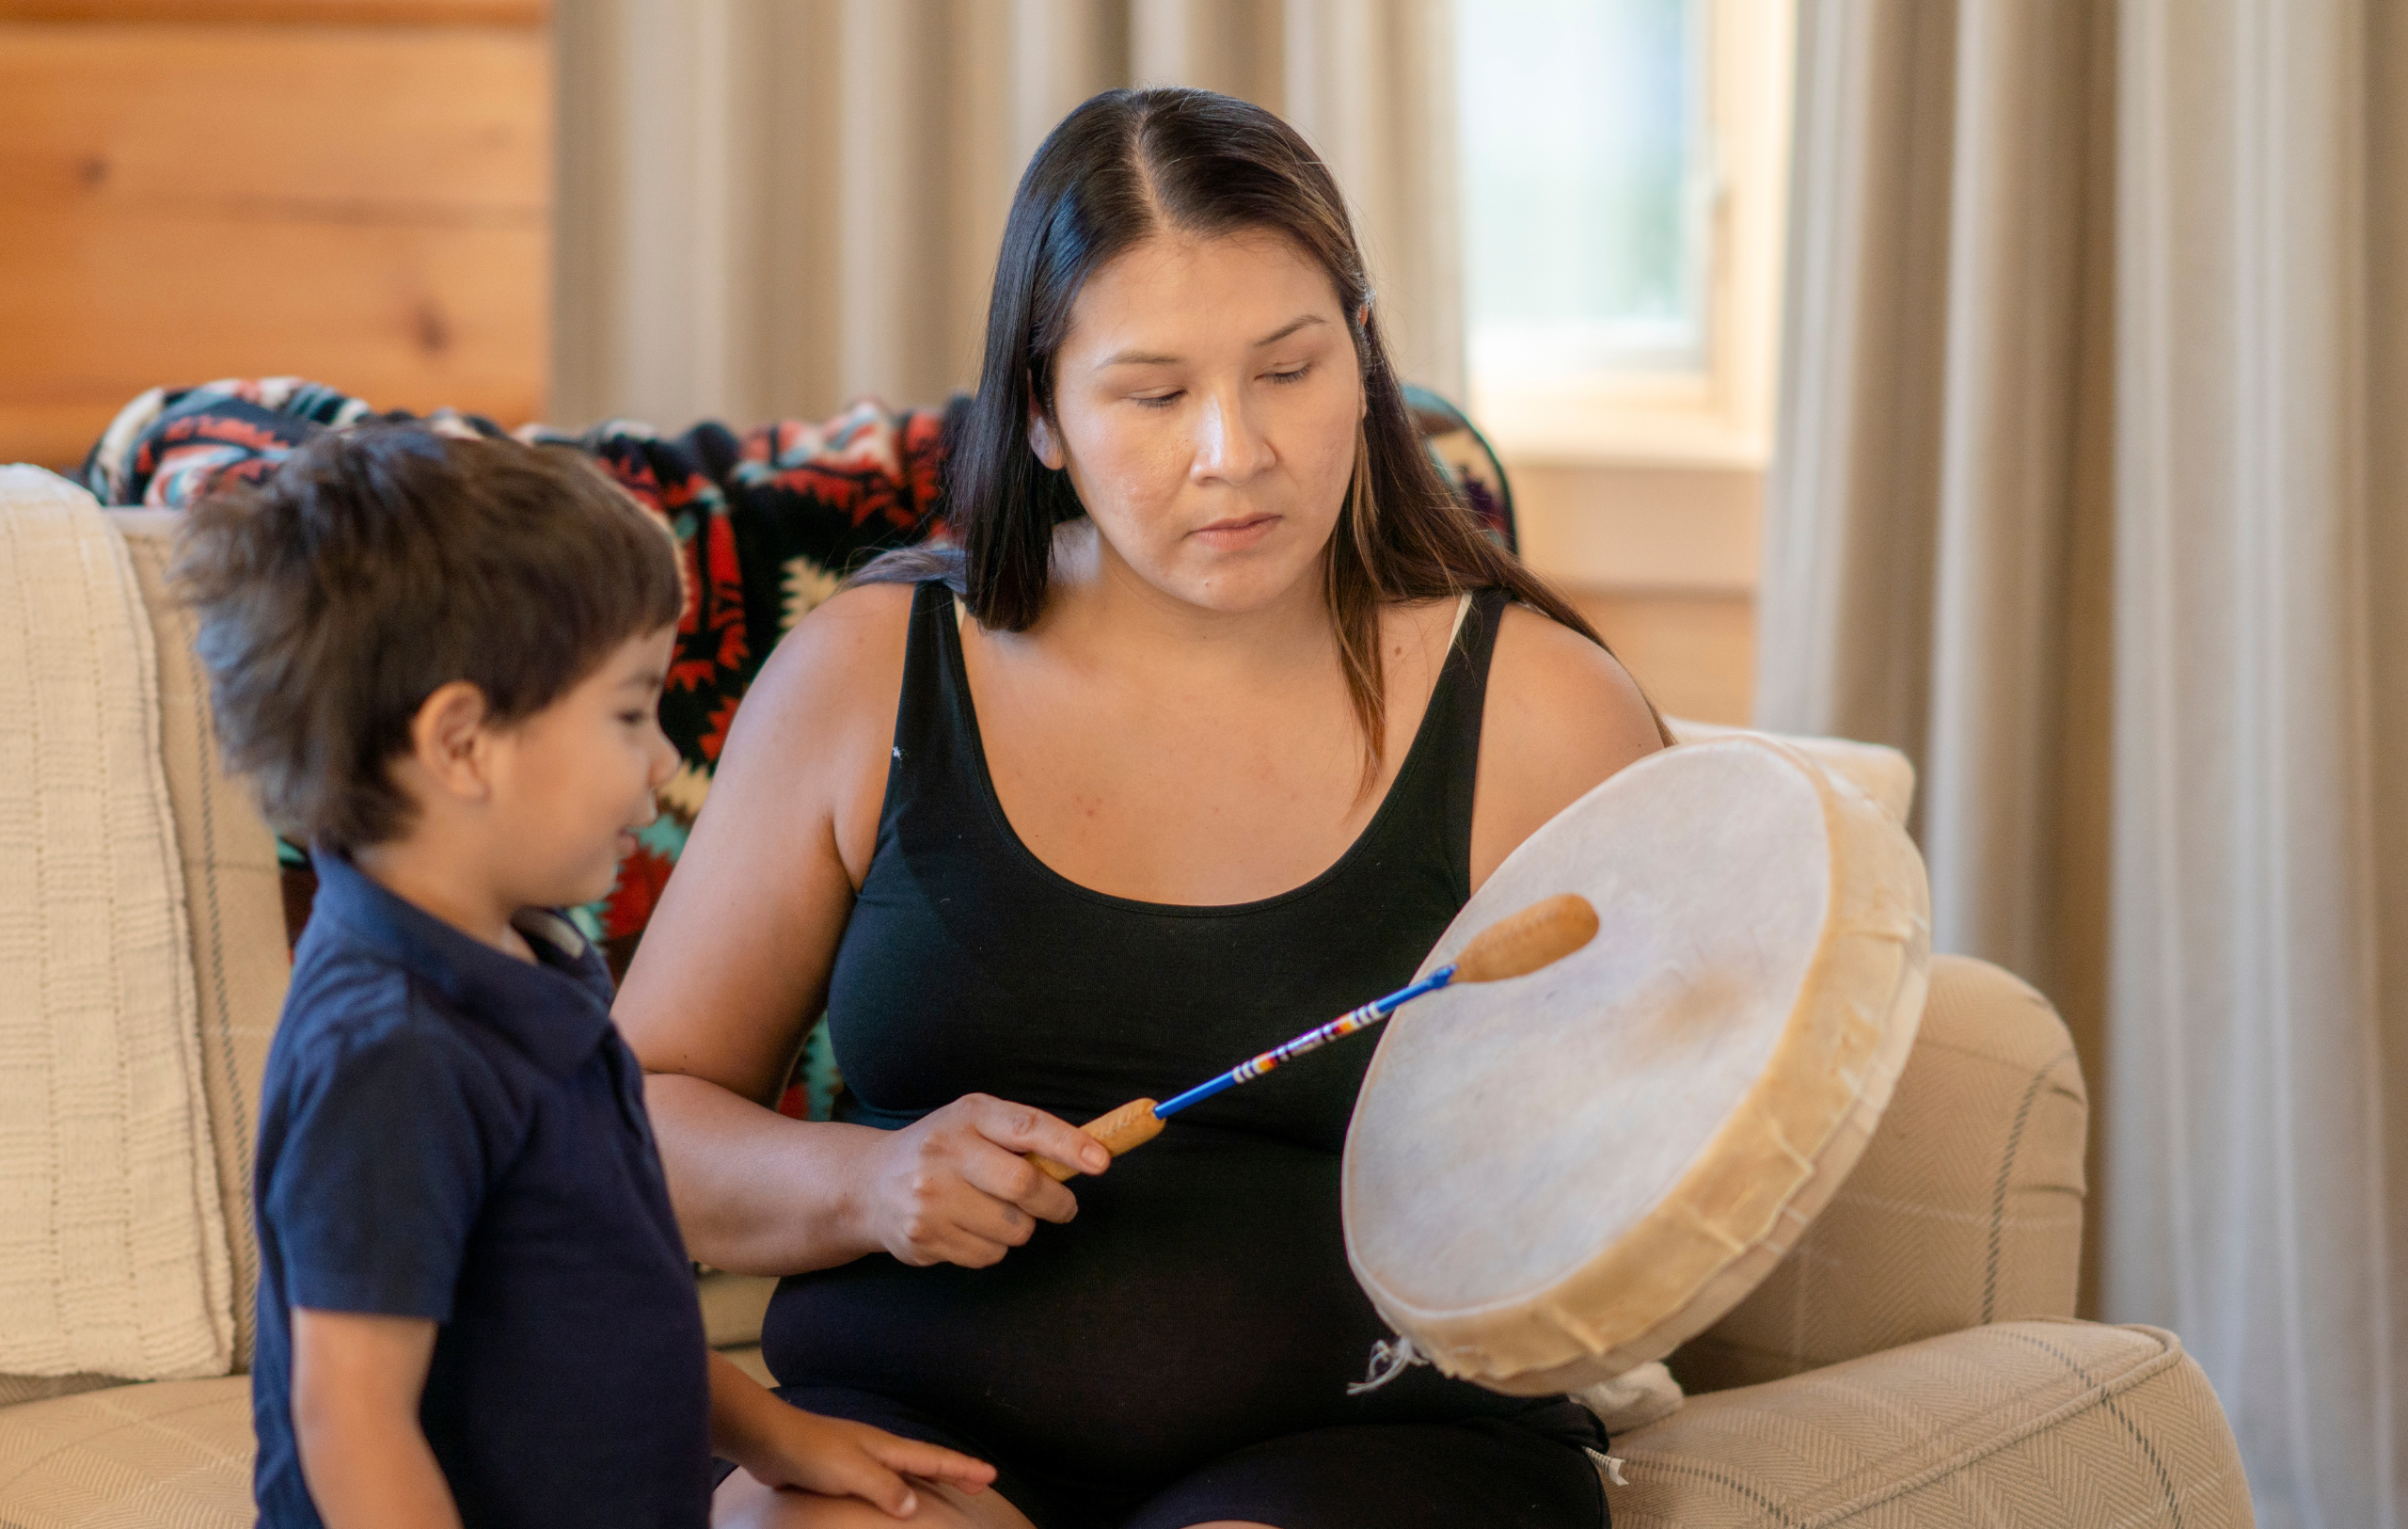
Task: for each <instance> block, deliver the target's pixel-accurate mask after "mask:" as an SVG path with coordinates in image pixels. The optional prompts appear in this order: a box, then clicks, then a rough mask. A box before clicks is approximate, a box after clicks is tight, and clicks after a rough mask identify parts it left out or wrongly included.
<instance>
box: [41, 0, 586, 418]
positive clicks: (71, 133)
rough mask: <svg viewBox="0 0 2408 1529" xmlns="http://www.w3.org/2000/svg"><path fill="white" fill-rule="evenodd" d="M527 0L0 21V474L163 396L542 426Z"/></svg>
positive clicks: (196, 6) (74, 11)
mask: <svg viewBox="0 0 2408 1529" xmlns="http://www.w3.org/2000/svg"><path fill="white" fill-rule="evenodd" d="M551 92H552V82H551V61H550V47H549V38H548V16H547V6H546V5H545V4H544V3H542V0H81V3H75V0H0V462H10V461H32V462H40V463H42V464H45V465H50V466H66V465H72V464H75V463H78V462H80V461H81V459H82V457H83V454H84V453H85V450H86V449H87V447H88V446H89V445H90V444H91V442H92V441H93V439H94V438H97V437H98V436H99V434H100V432H101V431H102V430H103V428H104V427H105V426H106V424H107V423H108V421H109V419H110V418H111V417H112V416H113V415H114V414H115V413H116V411H117V409H118V408H119V406H121V405H123V404H124V403H125V402H126V401H127V400H128V399H130V398H132V397H134V396H135V394H137V393H139V392H141V391H142V390H144V389H146V388H149V387H152V386H154V385H161V384H171V385H172V384H186V383H196V382H205V381H208V380H210V379H212V378H215V377H225V376H272V375H283V374H297V375H302V376H309V377H314V378H317V379H318V380H321V381H324V382H328V383H332V384H333V385H335V386H337V387H339V388H341V389H343V390H346V391H350V392H354V393H356V394H358V395H360V396H362V397H365V398H367V399H369V400H370V401H371V402H372V403H374V404H375V405H377V406H380V407H396V408H409V409H419V410H423V409H428V408H433V407H436V406H440V405H444V404H451V405H454V406H459V407H462V408H466V409H471V410H474V411H477V412H480V413H484V414H489V415H492V416H493V417H495V418H496V419H499V420H501V421H502V422H505V423H511V424H515V423H518V422H523V421H526V420H531V419H536V418H540V417H541V415H542V412H543V406H544V393H545V384H546V364H547V342H548V333H547V327H548V305H549V295H550V269H549V267H550V241H551V132H552V129H551V119H552V111H551Z"/></svg>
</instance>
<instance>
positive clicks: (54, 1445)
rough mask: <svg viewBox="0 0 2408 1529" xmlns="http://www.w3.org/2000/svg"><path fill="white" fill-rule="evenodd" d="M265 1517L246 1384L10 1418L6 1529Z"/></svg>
mask: <svg viewBox="0 0 2408 1529" xmlns="http://www.w3.org/2000/svg"><path fill="white" fill-rule="evenodd" d="M257 1517H258V1515H257V1514H256V1513H255V1512H253V1510H252V1507H251V1382H250V1379H249V1378H247V1377H246V1376H239V1375H236V1376H228V1377H225V1378H222V1379H215V1380H161V1381H157V1382H154V1383H152V1384H150V1385H142V1386H119V1387H116V1388H115V1389H113V1390H109V1391H96V1392H92V1393H90V1394H87V1395H83V1396H70V1397H67V1398H66V1399H65V1400H63V1401H50V1402H27V1403H26V1404H24V1406H22V1407H12V1408H9V1409H8V1410H6V1411H0V1525H6V1526H7V1529H250V1525H251V1524H252V1522H253V1521H255V1520H256V1519H257Z"/></svg>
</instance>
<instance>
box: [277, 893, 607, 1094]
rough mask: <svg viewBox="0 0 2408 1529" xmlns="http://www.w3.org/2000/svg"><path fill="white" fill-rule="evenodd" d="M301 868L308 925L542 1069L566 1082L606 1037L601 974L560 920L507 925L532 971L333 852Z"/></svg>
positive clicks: (527, 917) (527, 919) (549, 916)
mask: <svg viewBox="0 0 2408 1529" xmlns="http://www.w3.org/2000/svg"><path fill="white" fill-rule="evenodd" d="M309 864H310V865H311V867H312V868H315V869H316V871H317V873H318V891H317V896H316V898H315V899H314V900H312V901H311V903H310V907H309V917H310V921H311V922H312V923H315V922H316V920H317V919H319V918H321V917H331V918H332V919H333V920H334V921H335V922H336V923H338V924H340V925H341V926H342V929H343V932H345V933H346V934H348V935H350V936H351V938H352V939H353V940H354V942H356V944H358V945H360V946H363V947H365V948H368V949H371V950H372V951H374V952H376V953H377V954H379V955H382V956H384V957H386V958H387V959H388V960H390V961H392V962H394V963H395V964H399V965H401V966H402V967H404V968H405V969H406V970H408V971H409V972H411V973H412V974H413V975H415V976H417V977H420V978H422V979H424V980H426V982H427V983H428V984H429V985H431V986H432V987H434V988H435V990H436V992H438V993H441V994H442V995H444V996H445V997H446V998H448V999H450V1000H451V1002H452V1006H453V1007H454V1008H456V1009H458V1010H459V1011H460V1012H461V1013H463V1014H465V1015H467V1017H468V1018H470V1019H473V1020H475V1021H477V1022H478V1023H479V1024H482V1025H483V1026H484V1027H486V1028H488V1029H491V1030H493V1031H496V1032H497V1033H499V1035H501V1036H502V1037H503V1038H504V1039H506V1040H508V1041H509V1042H510V1043H512V1044H513V1045H515V1046H516V1047H517V1048H518V1049H519V1050H520V1051H523V1052H525V1053H526V1054H527V1056H528V1057H529V1058H530V1059H532V1060H533V1061H534V1062H535V1064H536V1065H537V1066H539V1067H542V1068H543V1069H544V1070H545V1071H547V1072H548V1073H551V1074H553V1075H556V1076H561V1077H565V1076H567V1075H569V1074H571V1073H573V1072H575V1071H576V1070H577V1069H578V1067H579V1066H581V1065H583V1063H584V1061H585V1059H586V1058H588V1057H590V1056H592V1055H593V1054H594V1047H596V1046H598V1045H600V1044H601V1043H602V1040H603V1038H604V1037H605V1036H607V1035H608V1034H610V997H611V987H610V974H609V973H608V971H606V970H605V969H604V967H603V965H602V962H601V959H600V957H599V955H598V954H597V953H596V952H595V951H594V947H593V945H592V943H591V942H590V941H588V940H587V939H586V938H585V936H584V935H582V934H580V933H578V930H577V926H576V925H574V924H572V923H570V922H569V921H568V920H567V919H566V918H564V917H562V916H560V915H559V914H557V913H554V912H552V911H550V910H549V909H543V908H530V909H526V910H523V911H522V912H521V913H520V914H519V915H518V916H516V917H515V918H514V919H512V920H511V922H512V924H513V925H515V927H516V928H517V930H518V932H519V933H521V934H523V935H525V936H526V938H527V944H528V946H529V948H531V949H532V950H533V951H534V952H535V956H536V962H535V964H528V963H526V962H523V961H520V960H518V959H517V958H515V957H514V956H508V955H504V954H503V953H502V952H501V951H499V950H496V949H495V948H492V947H491V946H489V945H486V944H485V943H483V941H481V940H476V939H471V938H470V937H469V936H467V935H466V934H463V933H461V932H459V931H458V930H456V929H453V928H452V926H451V925H449V924H447V923H445V922H444V921H443V920H442V919H440V918H437V917H436V916H434V915H433V914H430V913H428V912H427V911H426V910H424V909H422V908H420V907H419V906H417V905H416V904H415V903H412V902H410V901H409V900H407V899H405V898H403V897H400V896H398V895H396V894H394V893H392V892H390V891H388V890H387V889H386V888H385V887H383V886H380V885H378V884H376V882H374V881H373V880H372V879H371V878H370V877H369V876H368V874H367V873H366V872H365V871H362V870H361V869H359V868H358V867H356V866H354V865H353V864H352V863H351V862H350V861H349V860H347V859H345V858H343V857H342V856H341V855H340V854H336V853H334V852H330V851H327V850H324V849H313V850H311V851H310V852H309Z"/></svg>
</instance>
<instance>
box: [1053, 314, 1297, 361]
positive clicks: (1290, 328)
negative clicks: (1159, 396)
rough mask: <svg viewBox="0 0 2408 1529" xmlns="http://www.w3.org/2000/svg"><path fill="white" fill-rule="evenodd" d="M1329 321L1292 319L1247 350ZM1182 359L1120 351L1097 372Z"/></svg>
mask: <svg viewBox="0 0 2408 1529" xmlns="http://www.w3.org/2000/svg"><path fill="white" fill-rule="evenodd" d="M1328 322H1329V320H1327V319H1325V318H1323V317H1322V316H1321V315H1320V314H1319V313H1307V314H1305V315H1304V316H1302V317H1301V318H1293V319H1290V320H1289V321H1288V322H1287V323H1285V324H1283V325H1281V326H1280V327H1278V328H1276V329H1274V330H1272V331H1271V332H1270V333H1269V334H1267V335H1264V336H1263V337H1262V338H1261V339H1259V340H1258V341H1256V342H1254V343H1253V344H1252V345H1251V346H1249V347H1247V348H1248V349H1251V350H1260V349H1261V348H1262V347H1263V346H1265V345H1275V344H1277V343H1278V342H1281V341H1282V340H1285V339H1287V338H1288V337H1289V336H1290V335H1291V334H1294V333H1295V332H1296V331H1297V330H1299V329H1301V328H1304V327H1306V326H1307V325H1312V324H1327V323H1328ZM1179 363H1180V358H1179V357H1177V356H1164V355H1161V354H1159V353H1157V352H1154V351H1146V350H1118V351H1114V352H1113V353H1112V354H1111V355H1109V356H1107V357H1105V358H1103V359H1102V360H1101V361H1098V362H1097V363H1096V370H1097V371H1099V372H1101V371H1102V370H1103V369H1104V368H1105V367H1108V366H1177V365H1178V364H1179Z"/></svg>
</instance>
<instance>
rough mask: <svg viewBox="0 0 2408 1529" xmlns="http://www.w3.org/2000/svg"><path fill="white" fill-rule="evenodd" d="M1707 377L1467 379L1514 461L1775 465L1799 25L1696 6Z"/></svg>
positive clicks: (1746, 8)
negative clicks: (1708, 189) (1704, 164)
mask: <svg viewBox="0 0 2408 1529" xmlns="http://www.w3.org/2000/svg"><path fill="white" fill-rule="evenodd" d="M1704 11H1705V14H1704V25H1705V30H1706V34H1707V35H1706V43H1705V55H1706V59H1705V70H1706V76H1707V78H1706V93H1707V100H1708V107H1707V110H1706V113H1705V151H1706V153H1707V154H1709V155H1710V156H1712V171H1713V177H1714V188H1713V191H1712V194H1711V205H1710V208H1709V211H1708V214H1707V241H1708V248H1707V254H1706V274H1705V283H1706V285H1705V353H1706V362H1705V366H1704V369H1703V371H1698V372H1660V373H1658V372H1641V371H1600V372H1592V373H1587V374H1573V375H1569V376H1566V375H1560V374H1559V375H1554V376H1545V377H1513V376H1511V375H1506V376H1498V375H1495V374H1482V373H1481V372H1480V371H1478V370H1476V369H1475V370H1472V371H1471V372H1470V374H1469V376H1468V389H1467V390H1468V392H1469V394H1470V407H1471V414H1472V418H1474V419H1475V420H1478V421H1479V422H1480V423H1481V429H1482V430H1483V431H1485V432H1486V433H1487V435H1488V437H1489V438H1490V439H1491V440H1492V441H1494V442H1495V444H1496V446H1497V452H1498V454H1499V455H1501V456H1504V457H1506V458H1508V459H1510V460H1518V461H1526V462H1534V463H1551V464H1561V465H1565V466H1590V465H1608V464H1621V465H1633V466H1638V465H1644V466H1651V467H1701V468H1723V469H1760V468H1762V467H1763V466H1764V465H1765V463H1766V461H1767V460H1768V459H1769V457H1770V456H1771V454H1772V418H1773V386H1774V369H1775V365H1776V360H1777V354H1778V342H1779V332H1780V323H1781V317H1780V310H1781V263H1782V230H1783V226H1784V222H1785V215H1786V212H1787V206H1786V203H1787V192H1788V154H1789V135H1790V98H1791V80H1792V76H1793V68H1792V65H1793V62H1794V57H1795V31H1796V18H1795V17H1794V15H1793V14H1792V11H1791V6H1790V4H1789V0H1704Z"/></svg>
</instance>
